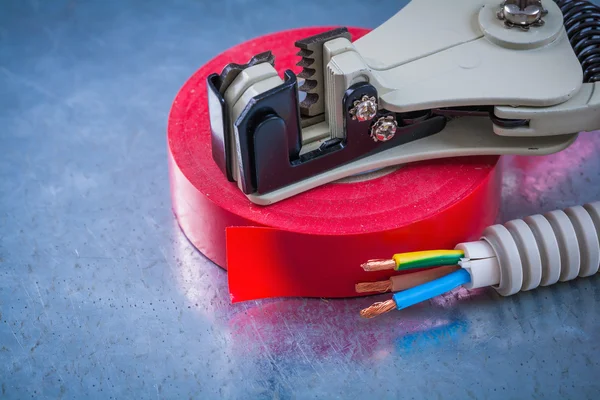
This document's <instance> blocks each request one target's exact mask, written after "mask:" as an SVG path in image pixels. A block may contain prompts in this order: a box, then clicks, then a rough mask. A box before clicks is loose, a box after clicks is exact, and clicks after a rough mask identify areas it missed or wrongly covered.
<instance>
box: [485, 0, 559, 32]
mask: <svg viewBox="0 0 600 400" xmlns="http://www.w3.org/2000/svg"><path fill="white" fill-rule="evenodd" d="M546 14H548V10H546V9H545V8H544V6H542V2H541V0H505V1H504V2H503V3H502V5H501V6H500V10H498V13H497V14H496V15H497V16H498V19H500V20H502V21H504V25H505V26H506V27H507V28H513V27H519V28H521V29H522V30H524V31H527V30H529V27H530V26H542V25H544V20H543V19H542V17H544V16H545V15H546Z"/></svg>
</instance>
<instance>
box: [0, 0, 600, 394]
mask: <svg viewBox="0 0 600 400" xmlns="http://www.w3.org/2000/svg"><path fill="white" fill-rule="evenodd" d="M403 4H405V2H404V1H391V0H384V1H377V2H373V1H370V2H361V1H345V2H339V1H335V0H303V1H302V2H301V3H292V2H284V1H280V2H278V1H274V0H269V1H258V0H255V1H243V0H236V1H233V0H230V1H218V2H217V1H202V0H195V1H194V0H175V1H168V2H167V1H162V0H146V1H142V0H138V1H133V0H132V1H110V0H107V1H85V2H84V1H76V0H68V1H67V0H55V1H41V0H28V1H21V0H5V1H3V2H1V3H0V398H3V399H27V398H36V399H37V398H39V399H44V398H49V399H50V398H51V399H53V398H64V399H81V398H90V399H95V398H99V399H117V398H118V399H127V398H135V399H146V398H148V399H162V398H199V399H200V398H202V399H210V398H234V399H235V398H252V399H254V398H256V399H263V398H264V399H306V398H320V399H335V398H343V399H353V398H408V399H411V398H413V399H419V398H427V399H435V398H451V399H468V398H477V399H496V398H498V399H520V398H545V399H548V398H571V399H575V398H577V399H582V398H590V399H592V398H598V393H599V392H600V383H599V381H598V379H597V377H598V374H599V372H600V365H599V363H600V344H599V341H598V337H599V334H600V278H599V277H598V276H595V277H592V278H588V279H578V280H575V281H572V282H568V283H562V284H557V285H555V286H553V287H547V288H540V289H537V290H535V291H531V292H526V293H521V294H518V295H516V296H512V297H509V298H501V297H499V296H498V295H497V294H495V292H494V291H492V290H485V289H481V290H475V291H471V292H469V291H466V290H457V291H454V292H452V293H451V294H449V295H445V296H442V297H440V298H437V299H435V300H433V301H430V302H428V303H424V304H420V305H417V306H415V307H413V308H411V309H408V310H405V311H403V312H395V313H394V312H393V313H389V314H387V315H386V316H383V317H381V318H378V319H374V320H361V319H360V318H359V316H358V310H360V309H361V308H363V307H365V306H367V305H369V304H370V303H372V302H373V301H376V300H383V299H387V298H388V297H389V296H388V295H381V296H376V297H371V298H359V299H352V300H321V299H271V300H263V301H253V302H246V303H241V304H236V305H234V306H232V305H230V304H229V296H228V291H227V277H226V273H225V272H224V271H223V270H221V269H219V268H217V267H216V266H214V265H213V264H211V263H210V262H209V261H207V260H206V259H205V258H204V257H203V256H202V254H200V253H199V252H198V251H197V250H196V249H194V248H193V246H191V245H190V243H188V241H187V240H186V238H185V237H184V235H183V234H182V233H181V232H180V230H179V229H178V227H177V224H176V222H175V219H174V217H173V215H172V212H171V209H170V198H169V181H168V171H167V160H166V139H165V135H166V121H167V115H168V112H169V108H170V105H171V102H172V100H173V98H174V97H175V94H176V92H177V90H178V89H179V88H180V87H181V85H182V84H183V83H184V82H185V80H186V79H187V78H188V77H189V76H190V75H191V74H192V73H193V72H194V71H195V70H196V69H198V68H199V67H200V66H201V65H202V64H203V63H205V62H206V61H208V60H209V59H210V58H212V57H214V56H215V55H217V54H218V53H219V52H221V51H222V50H224V49H226V48H228V47H230V46H232V45H235V44H237V43H240V42H242V41H245V40H248V39H250V38H252V37H256V36H258V35H261V34H266V33H270V32H275V31H278V30H283V29H289V28H294V27H302V26H311V25H348V26H364V27H370V28H373V27H376V26H377V25H379V24H380V23H382V22H383V21H385V20H386V19H387V18H388V17H389V16H391V15H392V14H393V13H394V12H396V10H397V9H398V8H399V7H400V6H402V5H403ZM423 29H426V25H424V28H423ZM416 39H418V32H415V37H414V38H407V40H416ZM599 155H600V134H599V133H584V134H582V135H581V136H580V138H579V139H578V141H577V142H576V143H575V144H574V145H573V146H572V147H571V148H569V149H568V150H566V151H564V152H562V153H560V154H556V155H552V156H547V157H539V158H527V157H505V158H504V160H503V167H504V171H505V173H504V177H503V182H504V183H503V204H502V211H501V216H500V218H501V220H502V221H506V220H508V219H511V218H516V217H523V216H526V215H528V214H531V213H537V212H542V211H549V210H553V209H556V208H562V207H566V206H570V205H575V204H580V203H584V202H589V201H594V200H599V199H600V157H599Z"/></svg>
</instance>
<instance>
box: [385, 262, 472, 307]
mask: <svg viewBox="0 0 600 400" xmlns="http://www.w3.org/2000/svg"><path fill="white" fill-rule="evenodd" d="M469 282H471V275H470V274H469V272H467V271H466V270H464V269H462V268H461V269H459V270H458V271H455V272H452V273H450V274H448V275H446V276H444V277H441V278H438V279H436V280H434V281H431V282H427V283H424V284H422V285H419V286H415V287H414V288H411V289H407V290H404V291H402V292H398V293H396V294H394V296H393V297H392V298H393V300H394V302H395V303H396V308H397V309H398V310H402V309H404V308H407V307H410V306H412V305H414V304H417V303H421V302H423V301H426V300H429V299H432V298H434V297H436V296H439V295H441V294H444V293H446V292H449V291H451V290H452V289H455V288H457V287H459V286H461V285H464V284H465V283H469Z"/></svg>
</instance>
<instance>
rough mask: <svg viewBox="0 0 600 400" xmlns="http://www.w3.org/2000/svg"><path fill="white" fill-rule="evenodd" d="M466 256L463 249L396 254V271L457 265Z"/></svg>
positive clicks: (394, 257)
mask: <svg viewBox="0 0 600 400" xmlns="http://www.w3.org/2000/svg"><path fill="white" fill-rule="evenodd" d="M464 256H465V253H464V252H463V251H462V250H429V251H415V252H412V253H400V254H394V256H393V257H392V258H393V259H394V261H395V262H396V268H394V269H395V270H396V271H400V270H406V269H416V268H429V267H439V266H441V265H457V264H458V262H459V261H460V259H461V258H463V257H464Z"/></svg>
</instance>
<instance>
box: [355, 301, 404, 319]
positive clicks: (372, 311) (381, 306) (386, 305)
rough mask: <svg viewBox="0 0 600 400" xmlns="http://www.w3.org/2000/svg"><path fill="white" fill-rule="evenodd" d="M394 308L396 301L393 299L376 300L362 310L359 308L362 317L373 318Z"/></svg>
mask: <svg viewBox="0 0 600 400" xmlns="http://www.w3.org/2000/svg"><path fill="white" fill-rule="evenodd" d="M394 308H396V302H395V301H394V300H386V301H383V302H377V303H374V304H373V305H371V306H370V307H367V308H365V309H364V310H360V316H361V317H363V318H374V317H376V316H378V315H381V314H384V313H386V312H389V311H392V310H393V309H394Z"/></svg>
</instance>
